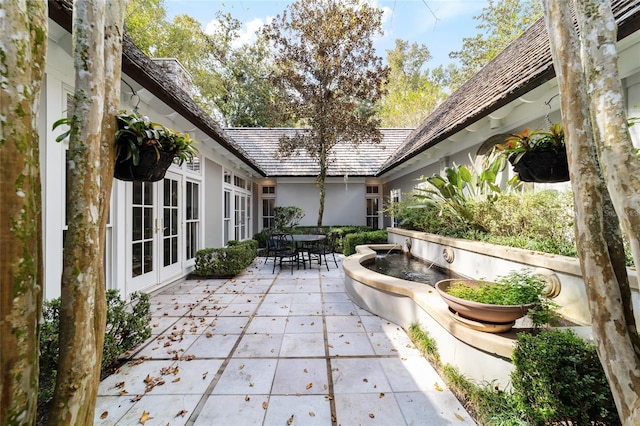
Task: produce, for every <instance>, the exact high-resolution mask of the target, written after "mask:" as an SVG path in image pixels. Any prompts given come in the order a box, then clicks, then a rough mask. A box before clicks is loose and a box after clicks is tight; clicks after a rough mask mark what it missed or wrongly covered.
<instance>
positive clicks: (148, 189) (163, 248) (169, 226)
mask: <svg viewBox="0 0 640 426" xmlns="http://www.w3.org/2000/svg"><path fill="white" fill-rule="evenodd" d="M128 198H129V200H131V204H130V207H128V210H129V211H128V213H127V216H128V219H129V220H128V221H127V223H130V224H131V227H130V228H129V237H128V249H127V252H128V253H127V254H128V256H127V259H128V262H129V268H128V269H129V270H128V277H129V279H128V280H127V281H128V283H127V293H130V292H133V291H141V290H144V289H147V288H149V287H152V286H154V285H156V284H159V283H162V282H164V281H167V280H169V279H171V278H173V277H176V276H178V275H180V273H181V272H182V263H183V254H182V252H183V250H181V247H182V240H183V238H182V229H183V224H182V216H183V214H182V203H181V200H182V198H183V197H182V177H181V176H180V175H177V174H175V173H171V172H167V174H166V176H165V177H164V179H162V180H161V181H159V182H154V183H152V182H133V184H132V186H131V188H130V193H129V194H128Z"/></svg>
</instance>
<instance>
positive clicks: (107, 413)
mask: <svg viewBox="0 0 640 426" xmlns="http://www.w3.org/2000/svg"><path fill="white" fill-rule="evenodd" d="M108 416H109V412H108V411H105V412H103V413H102V414H100V418H101V419H106V418H107V417H108Z"/></svg>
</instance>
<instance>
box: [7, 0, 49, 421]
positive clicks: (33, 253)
mask: <svg viewBox="0 0 640 426" xmlns="http://www.w3.org/2000/svg"><path fill="white" fill-rule="evenodd" d="M1 9H2V13H1V14H0V74H1V75H2V79H3V83H2V84H1V85H0V158H2V165H1V166H0V209H1V210H0V247H2V256H0V424H3V425H5V424H34V423H35V419H36V412H37V400H36V398H37V395H38V356H39V341H40V338H39V336H40V334H39V329H38V323H39V320H40V315H41V310H42V285H43V276H42V217H41V187H40V170H39V168H40V161H39V141H38V112H39V109H40V89H41V87H42V81H43V76H44V64H45V59H46V53H47V22H48V12H47V3H46V2H43V1H39V0H33V1H31V0H9V1H5V2H4V4H3V5H2V7H1Z"/></svg>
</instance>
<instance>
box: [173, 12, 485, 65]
mask: <svg viewBox="0 0 640 426" xmlns="http://www.w3.org/2000/svg"><path fill="white" fill-rule="evenodd" d="M367 1H368V2H369V4H371V5H373V6H375V7H378V8H381V9H382V10H383V11H384V14H383V30H384V36H382V37H381V38H380V39H378V40H376V41H375V47H376V50H377V54H378V56H381V57H383V58H386V51H387V50H389V49H392V48H393V47H394V46H395V40H396V39H398V38H400V39H403V40H406V41H408V42H409V43H412V42H417V43H419V44H420V43H422V44H425V45H426V46H427V48H428V49H429V51H430V52H431V56H432V59H431V60H430V61H429V62H428V63H427V64H426V65H427V67H428V68H435V67H437V66H438V65H445V66H446V65H447V64H449V63H451V62H452V60H451V59H449V52H452V51H456V50H460V48H461V46H462V39H463V37H472V36H474V35H475V34H477V33H478V30H477V29H476V26H477V24H478V21H476V20H474V19H473V17H474V16H477V15H479V14H480V13H481V12H482V8H483V7H485V6H486V5H487V1H486V0H367ZM290 3H292V1H286V0H225V1H215V0H214V1H211V0H165V8H166V10H167V15H168V17H169V18H173V17H174V16H175V15H178V14H187V15H190V16H192V17H193V18H195V19H197V20H198V21H200V23H201V24H202V27H203V28H204V29H205V31H206V29H207V27H208V26H211V25H212V22H214V21H215V14H216V11H218V10H220V11H222V12H224V13H230V14H231V15H232V16H233V17H234V18H236V19H238V20H239V21H241V22H242V24H243V26H242V36H241V40H243V41H245V40H250V38H251V36H252V34H253V33H254V32H255V31H256V30H257V29H258V28H260V27H261V26H262V25H263V24H264V23H265V22H268V20H269V19H270V18H273V17H275V16H276V15H278V14H280V13H281V12H282V11H283V10H284V9H285V8H286V7H287V5H289V4H290Z"/></svg>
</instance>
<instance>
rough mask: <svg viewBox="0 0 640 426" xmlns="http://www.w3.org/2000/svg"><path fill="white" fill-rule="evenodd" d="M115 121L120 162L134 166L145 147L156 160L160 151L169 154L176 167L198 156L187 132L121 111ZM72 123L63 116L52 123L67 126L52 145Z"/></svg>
mask: <svg viewBox="0 0 640 426" xmlns="http://www.w3.org/2000/svg"><path fill="white" fill-rule="evenodd" d="M116 119H117V121H118V131H117V132H116V145H117V147H118V150H119V158H120V161H125V160H128V159H129V158H132V161H133V164H134V165H136V166H137V165H138V164H139V163H140V150H141V149H143V148H147V147H152V148H153V149H155V151H156V153H157V155H158V158H160V151H163V152H167V153H170V154H173V155H174V156H175V157H177V158H179V159H180V164H182V163H183V162H184V161H191V160H193V157H194V155H196V154H197V153H198V149H197V148H196V147H195V141H194V140H193V139H191V137H190V136H189V134H188V133H180V132H176V131H174V130H173V129H170V128H168V127H164V126H163V125H162V124H158V123H154V122H152V121H151V120H149V118H148V117H145V116H143V115H141V114H140V113H139V112H137V111H132V112H130V113H127V112H126V111H121V112H120V113H119V114H118V115H117V116H116ZM73 120H74V119H73V117H63V118H61V119H59V120H57V121H56V122H55V123H53V129H56V128H58V127H59V126H62V125H65V126H69V129H67V130H65V131H64V132H62V133H61V134H60V135H58V136H57V137H56V142H60V141H62V140H64V139H65V138H67V137H68V136H69V134H70V133H71V128H72V126H73V125H74V123H73Z"/></svg>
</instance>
